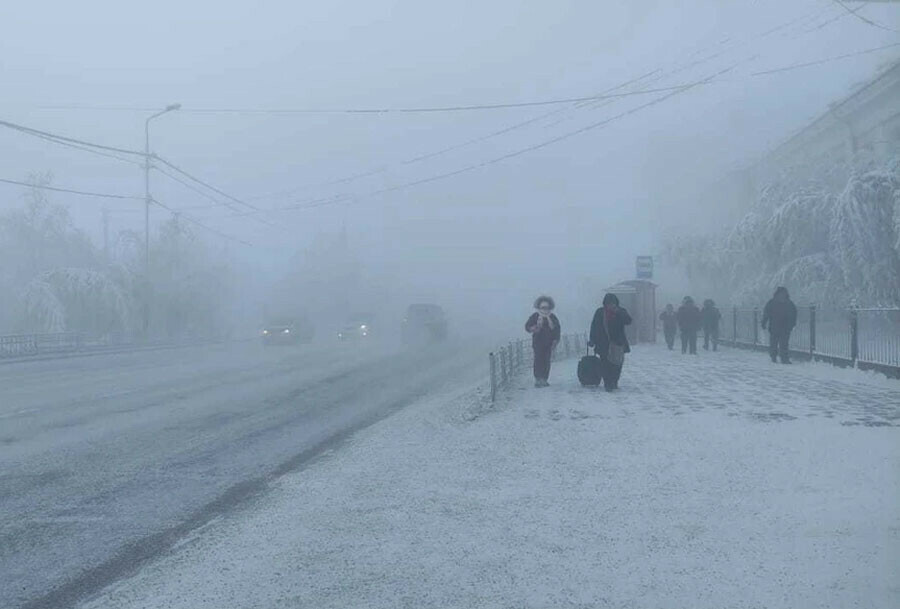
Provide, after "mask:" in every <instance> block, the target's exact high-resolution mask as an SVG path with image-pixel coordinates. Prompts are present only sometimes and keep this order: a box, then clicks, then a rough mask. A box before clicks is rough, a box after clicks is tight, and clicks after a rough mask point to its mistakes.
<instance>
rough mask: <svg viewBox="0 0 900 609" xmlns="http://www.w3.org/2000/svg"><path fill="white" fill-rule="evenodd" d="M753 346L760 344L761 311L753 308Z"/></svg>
mask: <svg viewBox="0 0 900 609" xmlns="http://www.w3.org/2000/svg"><path fill="white" fill-rule="evenodd" d="M753 344H754V345H758V344H759V309H758V308H756V307H753Z"/></svg>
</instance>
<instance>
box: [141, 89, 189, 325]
mask: <svg viewBox="0 0 900 609" xmlns="http://www.w3.org/2000/svg"><path fill="white" fill-rule="evenodd" d="M180 108H181V104H170V105H168V106H166V107H165V109H164V110H160V111H159V112H157V113H156V114H153V115H152V116H148V117H147V120H146V121H144V282H145V285H144V289H145V293H144V336H145V337H146V335H147V332H148V331H149V328H150V203H151V202H152V201H153V197H151V196H150V121H152V120H153V119H154V118H158V117H160V116H162V115H163V114H166V113H168V112H173V111H175V110H178V109H180Z"/></svg>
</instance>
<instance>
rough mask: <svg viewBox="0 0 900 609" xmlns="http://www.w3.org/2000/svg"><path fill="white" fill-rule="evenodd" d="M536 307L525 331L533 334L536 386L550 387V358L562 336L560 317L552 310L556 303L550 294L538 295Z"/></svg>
mask: <svg viewBox="0 0 900 609" xmlns="http://www.w3.org/2000/svg"><path fill="white" fill-rule="evenodd" d="M534 308H535V309H537V312H535V313H532V315H531V317H529V318H528V321H526V322H525V331H526V332H528V333H529V334H531V347H532V348H533V349H534V386H535V387H549V386H550V383H548V382H547V380H548V379H549V378H550V358H551V357H552V356H553V350H554V349H555V348H556V345H557V344H558V343H559V337H560V327H559V319H557V318H556V315H554V314H553V312H552V311H553V309H555V308H556V303H554V302H553V299H552V298H550V297H549V296H538V299H537V300H535V301H534Z"/></svg>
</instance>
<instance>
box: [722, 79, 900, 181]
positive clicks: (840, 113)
mask: <svg viewBox="0 0 900 609" xmlns="http://www.w3.org/2000/svg"><path fill="white" fill-rule="evenodd" d="M897 150H900V61H898V62H896V63H894V64H893V65H891V66H890V67H889V68H887V69H886V70H884V71H883V72H882V73H881V74H880V75H879V76H877V77H876V78H874V79H873V80H871V81H869V82H868V83H866V84H864V85H862V86H861V87H859V88H858V89H857V90H856V91H854V92H853V93H852V94H850V95H849V96H847V97H846V98H844V99H842V100H840V101H837V102H835V103H832V104H830V106H829V108H828V111H827V112H825V113H824V114H823V115H822V116H820V117H819V118H817V119H816V120H814V121H813V122H812V123H810V124H809V125H807V126H806V127H804V128H803V129H801V130H800V131H799V132H797V133H796V134H794V135H793V136H791V137H790V138H789V139H788V140H786V141H785V142H783V143H782V144H780V145H779V146H778V147H776V148H775V149H774V150H772V151H771V152H769V153H768V154H766V155H765V156H764V157H763V158H762V159H760V160H759V161H758V162H757V163H756V164H754V165H753V166H751V167H749V168H747V169H745V170H744V171H743V172H739V173H741V174H743V175H742V176H740V177H738V182H739V183H741V184H742V185H743V188H744V189H745V190H744V192H748V190H747V189H749V192H750V193H755V192H757V190H758V188H759V187H760V186H762V185H764V184H765V183H767V182H768V181H770V180H771V179H772V178H774V177H776V176H778V175H779V174H784V173H785V172H790V173H791V174H792V175H793V176H794V177H795V178H798V179H803V178H804V177H806V176H809V175H811V174H812V172H813V170H815V169H816V167H817V166H818V165H821V164H822V163H830V164H842V163H846V164H848V165H849V163H850V162H851V161H852V160H853V159H854V158H855V157H856V156H857V155H858V154H859V153H860V152H870V153H872V154H873V155H874V156H875V157H877V158H882V157H884V156H886V155H888V154H892V153H896V151H897Z"/></svg>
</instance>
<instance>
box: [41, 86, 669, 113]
mask: <svg viewBox="0 0 900 609" xmlns="http://www.w3.org/2000/svg"><path fill="white" fill-rule="evenodd" d="M679 86H681V85H673V86H671V87H662V88H658V89H642V90H639V91H630V92H628V93H610V94H600V95H584V96H580V97H566V98H559V99H549V100H539V101H525V102H507V103H493V104H489V103H479V104H466V105H458V106H418V107H393V108H391V107H384V108H224V107H223V108H213V107H209V108H202V107H201V108H190V107H183V108H181V110H180V112H181V113H182V114H184V113H192V114H264V115H265V114H269V115H279V114H285V115H290V114H432V113H443V112H469V111H476V110H506V109H514V108H531V107H535V106H552V105H563V104H573V103H578V102H586V101H597V100H601V99H611V98H618V97H632V96H636V95H653V94H655V93H666V92H669V91H674V90H676V89H678V87H679ZM40 108H42V109H46V110H75V109H81V110H84V109H91V110H133V111H141V112H143V111H145V110H146V109H145V108H128V107H115V106H113V107H90V106H57V105H54V106H40Z"/></svg>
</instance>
